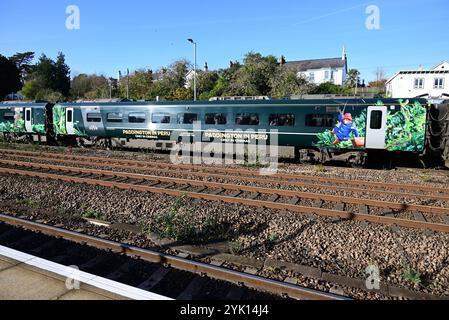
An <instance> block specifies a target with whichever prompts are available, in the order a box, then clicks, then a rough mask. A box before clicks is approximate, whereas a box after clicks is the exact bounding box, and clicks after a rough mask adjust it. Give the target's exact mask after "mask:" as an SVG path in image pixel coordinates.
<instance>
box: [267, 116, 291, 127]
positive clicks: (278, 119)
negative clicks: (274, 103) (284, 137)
mask: <svg viewBox="0 0 449 320" xmlns="http://www.w3.org/2000/svg"><path fill="white" fill-rule="evenodd" d="M268 121H269V122H270V126H273V127H292V126H294V125H295V115H294V114H270V117H269V119H268Z"/></svg>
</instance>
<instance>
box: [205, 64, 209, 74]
mask: <svg viewBox="0 0 449 320" xmlns="http://www.w3.org/2000/svg"><path fill="white" fill-rule="evenodd" d="M204 71H205V72H208V71H209V66H208V65H207V62H206V63H205V64H204Z"/></svg>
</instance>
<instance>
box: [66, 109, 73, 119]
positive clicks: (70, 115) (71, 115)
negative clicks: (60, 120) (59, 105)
mask: <svg viewBox="0 0 449 320" xmlns="http://www.w3.org/2000/svg"><path fill="white" fill-rule="evenodd" d="M67 122H73V111H72V110H67Z"/></svg>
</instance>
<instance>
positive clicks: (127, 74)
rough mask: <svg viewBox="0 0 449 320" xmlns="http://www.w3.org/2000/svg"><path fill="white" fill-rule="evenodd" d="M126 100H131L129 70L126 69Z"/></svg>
mask: <svg viewBox="0 0 449 320" xmlns="http://www.w3.org/2000/svg"><path fill="white" fill-rule="evenodd" d="M126 99H128V100H129V69H126Z"/></svg>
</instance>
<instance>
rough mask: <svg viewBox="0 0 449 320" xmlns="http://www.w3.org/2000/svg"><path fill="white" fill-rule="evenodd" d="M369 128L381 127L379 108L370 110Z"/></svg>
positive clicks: (376, 128)
mask: <svg viewBox="0 0 449 320" xmlns="http://www.w3.org/2000/svg"><path fill="white" fill-rule="evenodd" d="M370 128H371V129H374V130H378V129H381V128H382V111H380V110H376V111H371V122H370Z"/></svg>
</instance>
